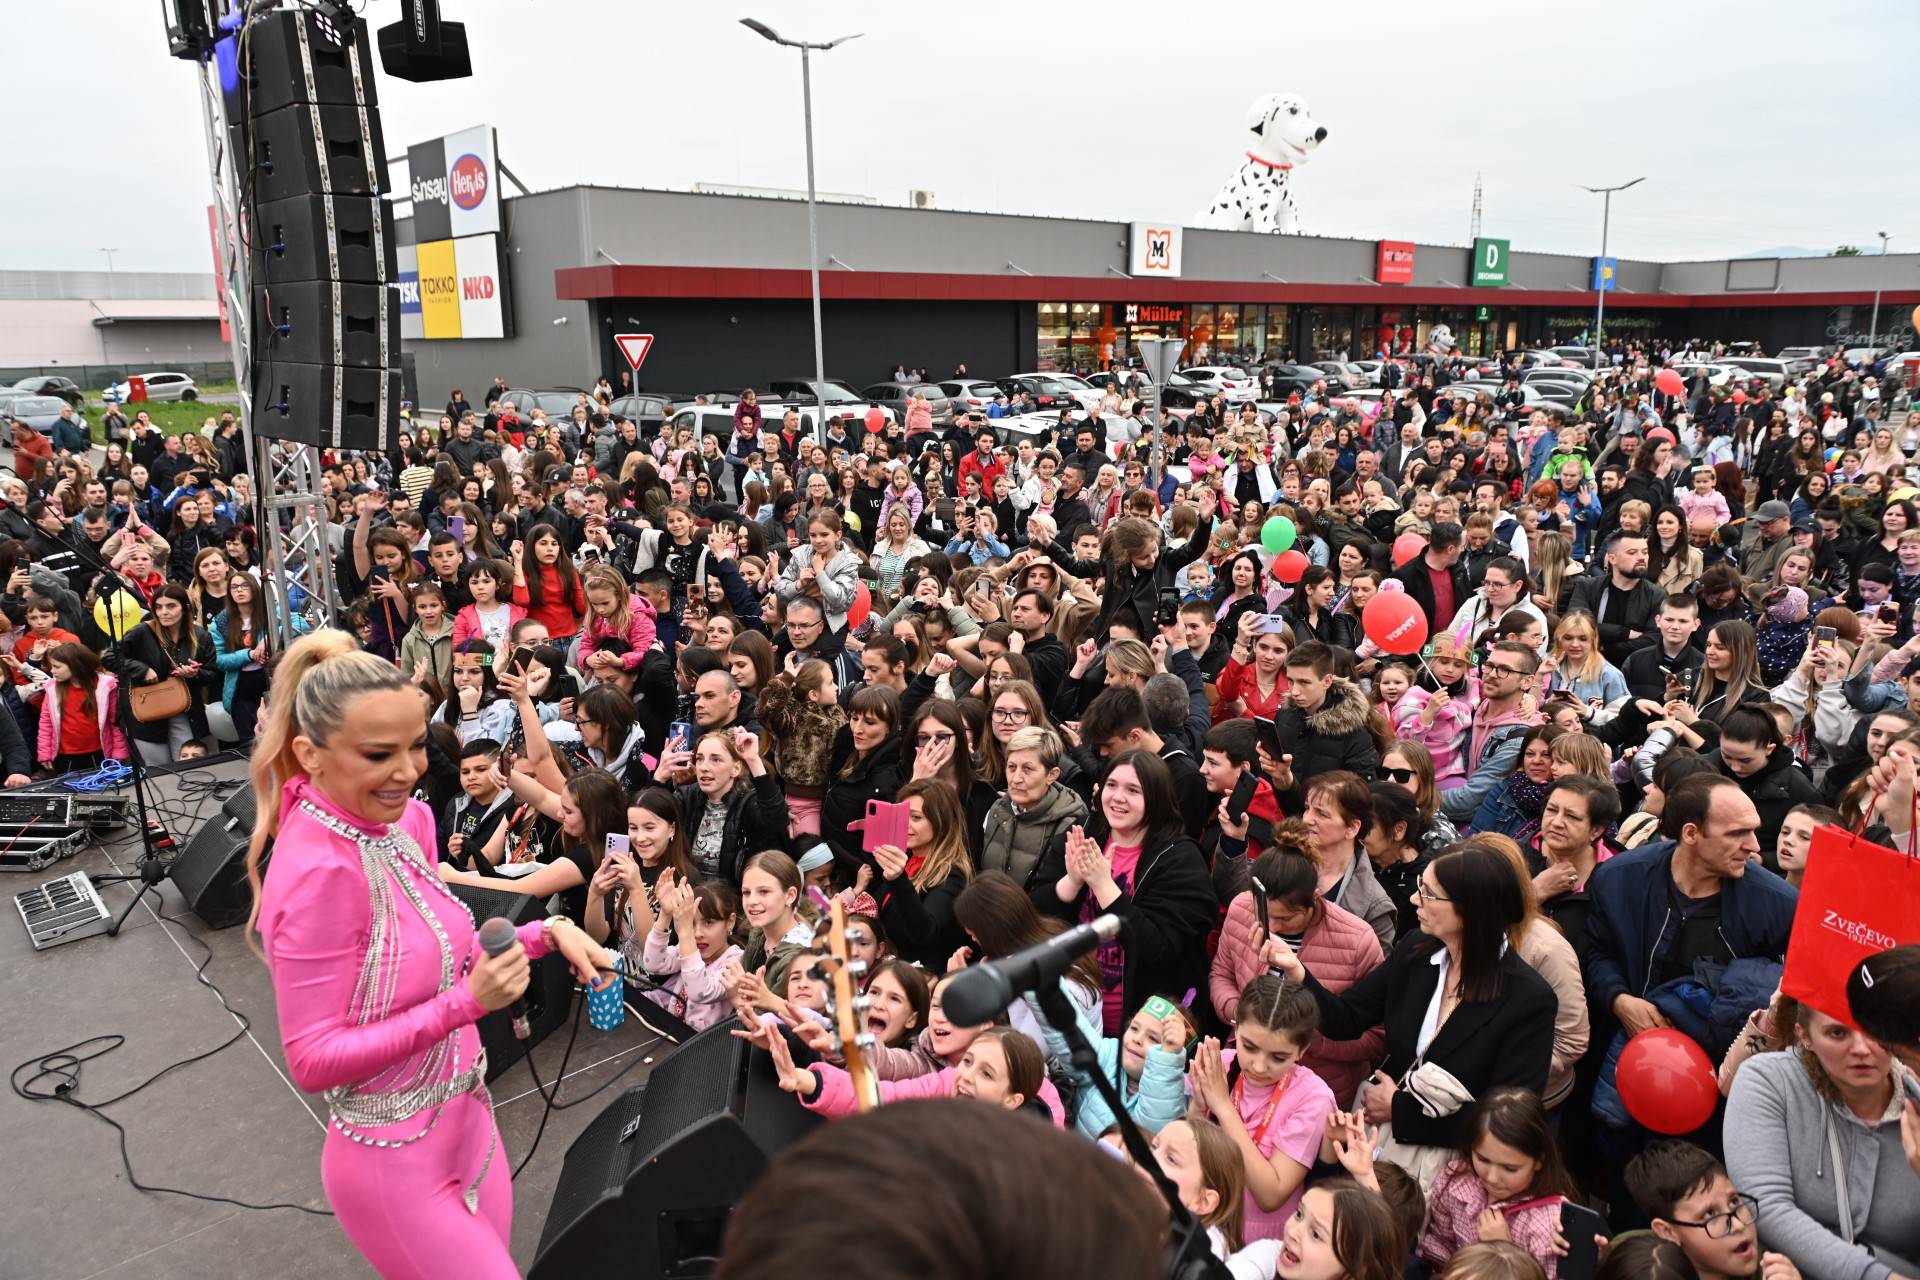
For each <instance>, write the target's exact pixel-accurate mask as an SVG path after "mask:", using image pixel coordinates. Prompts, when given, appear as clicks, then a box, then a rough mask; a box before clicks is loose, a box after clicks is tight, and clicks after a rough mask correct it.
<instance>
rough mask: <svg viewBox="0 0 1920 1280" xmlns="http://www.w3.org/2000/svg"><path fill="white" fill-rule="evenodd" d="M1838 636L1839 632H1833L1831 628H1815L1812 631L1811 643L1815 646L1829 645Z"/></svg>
mask: <svg viewBox="0 0 1920 1280" xmlns="http://www.w3.org/2000/svg"><path fill="white" fill-rule="evenodd" d="M1838 636H1839V632H1837V631H1835V630H1834V629H1833V628H1832V627H1815V628H1814V629H1813V642H1814V643H1815V644H1825V645H1830V644H1832V643H1833V642H1834V641H1835V640H1836V639H1837V638H1838Z"/></svg>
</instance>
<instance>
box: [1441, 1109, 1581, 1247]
mask: <svg viewBox="0 0 1920 1280" xmlns="http://www.w3.org/2000/svg"><path fill="white" fill-rule="evenodd" d="M1573 1194H1574V1186H1573V1179H1572V1178H1571V1177H1570V1176H1569V1175H1568V1173H1567V1169H1566V1165H1565V1163H1564V1162H1562V1160H1561V1158H1560V1144H1559V1143H1558V1142H1557V1141H1555V1140H1554V1136H1553V1130H1552V1128H1551V1127H1550V1126H1549V1124H1548V1121H1547V1109H1546V1106H1545V1105H1544V1104H1543V1103H1542V1102H1541V1101H1540V1095H1539V1094H1537V1093H1535V1092H1534V1091H1533V1090H1531V1089H1522V1088H1516V1087H1513V1086H1507V1087H1503V1088H1499V1089H1495V1090H1493V1091H1492V1092H1490V1093H1488V1094H1487V1096H1486V1097H1484V1098H1482V1099H1480V1101H1479V1102H1477V1103H1475V1104H1474V1108H1473V1111H1472V1113H1471V1114H1470V1115H1469V1116H1468V1117H1467V1125H1466V1128H1465V1129H1464V1130H1462V1132H1461V1137H1460V1149H1459V1152H1458V1153H1457V1154H1456V1155H1455V1156H1454V1158H1453V1159H1452V1160H1449V1161H1448V1162H1447V1166H1446V1168H1444V1169H1442V1170H1441V1171H1440V1176H1439V1178H1438V1179H1437V1180H1436V1181H1435V1182H1434V1184H1433V1189H1432V1190H1431V1191H1429V1192H1428V1193H1427V1229H1426V1232H1425V1234H1423V1235H1422V1236H1421V1237H1420V1256H1421V1257H1423V1258H1425V1259H1427V1261H1429V1262H1432V1263H1434V1264H1435V1266H1436V1269H1437V1268H1438V1267H1439V1266H1440V1265H1442V1264H1444V1263H1445V1262H1446V1261H1447V1259H1449V1258H1451V1257H1452V1256H1453V1255H1454V1254H1455V1253H1457V1252H1459V1251H1460V1250H1461V1249H1464V1248H1466V1247H1467V1246H1468V1245H1470V1244H1474V1243H1476V1242H1478V1241H1482V1240H1505V1241H1509V1242H1510V1243H1513V1244H1516V1245H1519V1246H1520V1247H1521V1248H1522V1249H1525V1250H1526V1251H1527V1252H1528V1253H1530V1254H1532V1255H1533V1257H1534V1260H1535V1261H1537V1262H1538V1263H1539V1264H1540V1265H1541V1266H1542V1267H1544V1268H1546V1272H1547V1280H1555V1266H1556V1264H1557V1263H1558V1262H1559V1255H1558V1254H1557V1253H1556V1252H1555V1246H1554V1237H1555V1236H1556V1235H1557V1234H1559V1228H1560V1205H1561V1203H1562V1202H1563V1201H1565V1200H1566V1199H1567V1197H1569V1196H1571V1195H1573Z"/></svg>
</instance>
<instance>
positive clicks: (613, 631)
mask: <svg viewBox="0 0 1920 1280" xmlns="http://www.w3.org/2000/svg"><path fill="white" fill-rule="evenodd" d="M581 585H582V586H584V587H585V588H586V592H587V623H586V625H585V626H584V627H582V628H580V662H579V666H580V669H581V670H582V671H585V672H586V673H587V674H589V675H594V676H598V675H600V674H601V673H603V672H608V671H611V670H613V669H614V668H616V667H625V668H626V669H627V670H628V671H638V670H639V669H640V663H641V662H642V661H643V660H645V658H646V656H647V650H648V649H651V648H652V647H653V640H654V636H655V634H656V632H657V629H658V621H659V617H660V615H659V614H658V613H656V612H655V611H654V607H653V601H651V600H649V599H647V598H646V597H645V596H637V595H634V594H632V593H631V592H629V591H628V590H627V580H626V579H625V578H623V577H621V576H620V571H619V570H618V569H616V568H614V567H613V566H612V565H610V564H596V565H591V566H589V567H588V569H587V571H586V573H585V574H584V575H582V576H581ZM609 640H612V641H616V642H618V643H617V645H616V646H615V647H614V648H609V647H607V642H608V641H609ZM616 650H618V651H616Z"/></svg>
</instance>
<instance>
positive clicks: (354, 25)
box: [228, 8, 379, 119]
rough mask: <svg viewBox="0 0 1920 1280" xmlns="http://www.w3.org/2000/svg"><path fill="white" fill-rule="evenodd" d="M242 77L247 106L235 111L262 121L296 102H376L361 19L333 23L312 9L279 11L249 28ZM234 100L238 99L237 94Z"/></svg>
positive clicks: (231, 116)
mask: <svg viewBox="0 0 1920 1280" xmlns="http://www.w3.org/2000/svg"><path fill="white" fill-rule="evenodd" d="M240 69H241V72H242V74H243V76H244V80H243V81H242V85H243V87H244V89H245V102H244V103H240V102H235V101H234V100H233V99H232V98H230V99H229V105H230V106H232V107H234V108H236V110H233V111H231V112H230V113H229V117H228V118H229V119H238V118H239V111H238V110H237V108H239V107H241V106H244V107H245V109H246V110H247V112H248V113H249V114H250V115H254V116H262V115H266V114H267V113H268V112H270V111H278V110H279V109H280V108H282V107H286V106H291V105H294V104H296V103H319V104H320V105H321V106H348V107H351V106H356V105H358V104H360V103H362V102H364V103H365V104H366V105H367V106H368V107H373V106H375V105H376V104H377V103H378V102H379V95H378V92H377V91H376V89H375V87H374V75H373V52H372V44H371V42H370V41H369V40H368V39H367V24H366V23H365V22H363V21H361V20H359V19H357V18H356V19H352V20H351V21H348V22H332V21H329V20H327V19H325V18H322V17H321V16H320V15H319V14H318V13H316V12H315V11H313V10H312V9H307V8H298V9H282V10H280V11H279V12H277V13H267V14H262V15H261V16H260V17H258V18H256V19H254V21H253V22H251V23H250V24H248V28H247V43H246V56H245V58H244V59H243V62H242V66H241V68H240ZM236 96H238V95H236Z"/></svg>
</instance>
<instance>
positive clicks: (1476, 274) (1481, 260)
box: [1473, 236, 1512, 289]
mask: <svg viewBox="0 0 1920 1280" xmlns="http://www.w3.org/2000/svg"><path fill="white" fill-rule="evenodd" d="M1511 243H1512V241H1509V240H1489V239H1487V238H1486V237H1484V236H1482V237H1481V238H1480V239H1478V240H1475V241H1474V242H1473V284H1474V287H1476V288H1496V289H1497V288H1500V287H1502V286H1504V285H1505V284H1506V283H1507V248H1508V246H1509V245H1510V244H1511Z"/></svg>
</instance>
